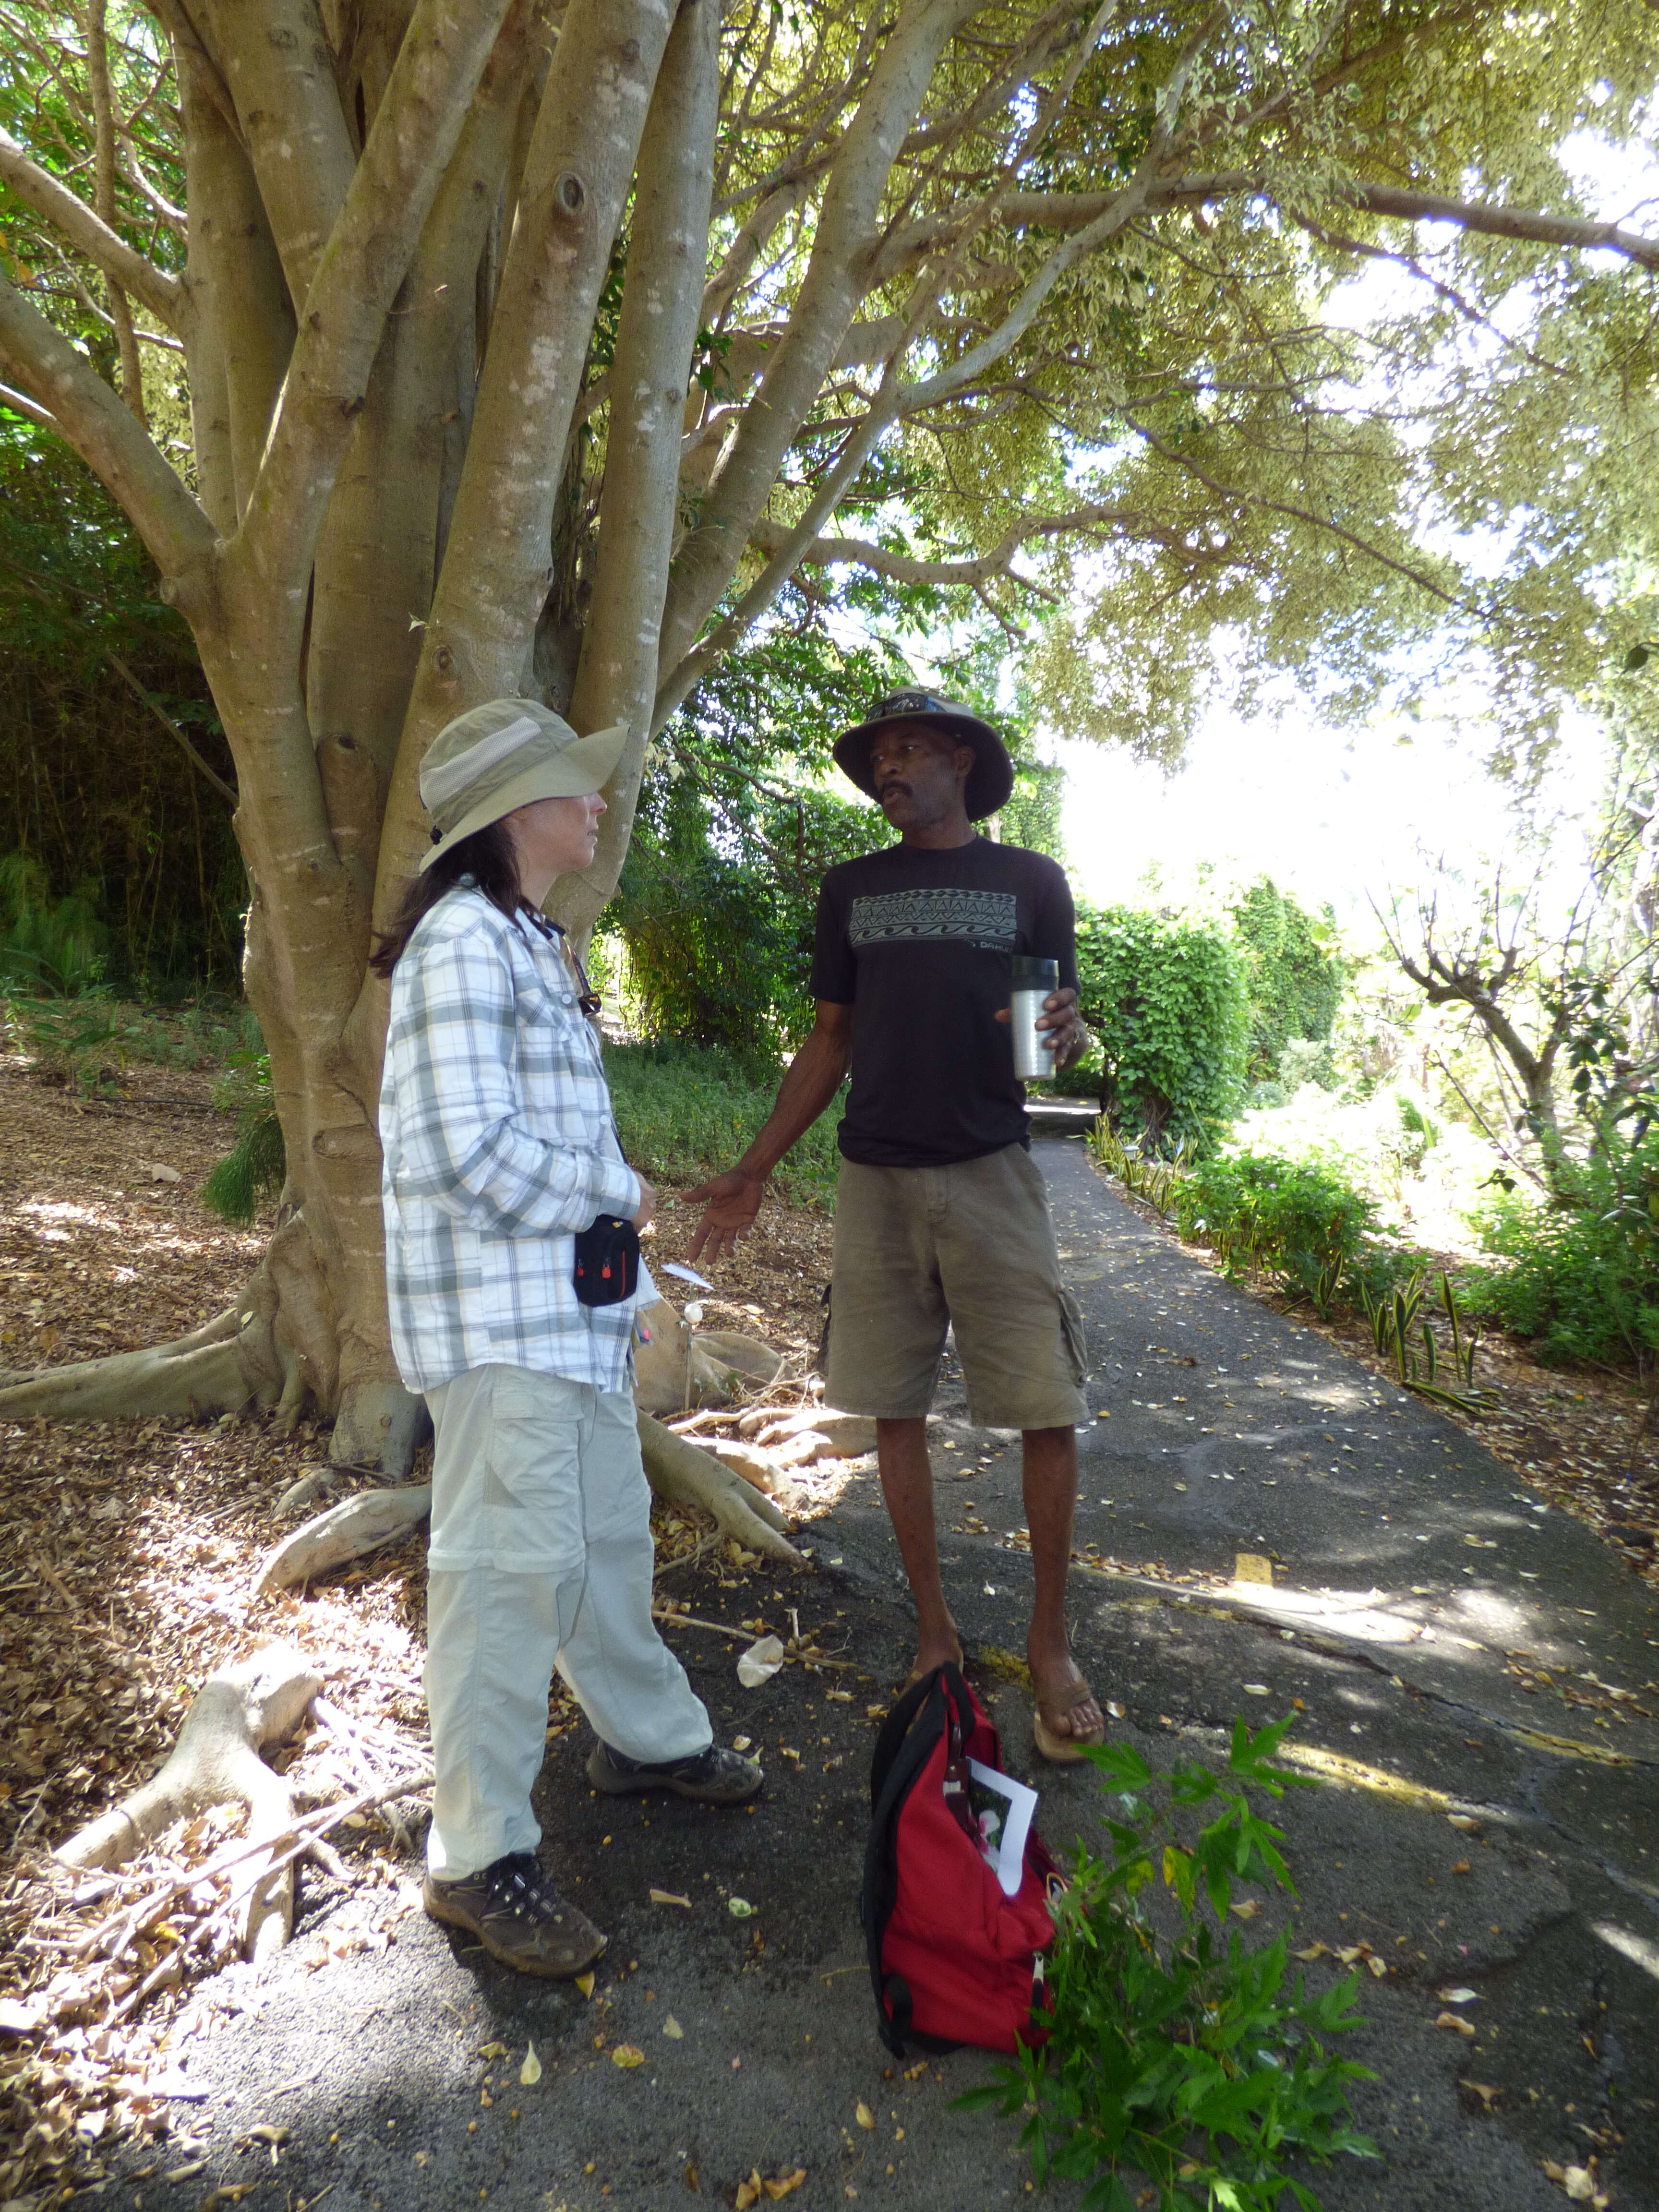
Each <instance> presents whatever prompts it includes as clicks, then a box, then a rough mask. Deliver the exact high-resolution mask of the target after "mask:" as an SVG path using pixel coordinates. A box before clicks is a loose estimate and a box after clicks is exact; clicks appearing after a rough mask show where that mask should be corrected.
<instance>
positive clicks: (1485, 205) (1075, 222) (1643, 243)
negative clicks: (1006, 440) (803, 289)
mask: <svg viewBox="0 0 1659 2212" xmlns="http://www.w3.org/2000/svg"><path fill="white" fill-rule="evenodd" d="M1110 197H1111V195H1110V194H1109V193H1108V192H1011V193H1010V194H1009V196H1008V197H1007V198H1006V200H1005V201H1004V202H1003V204H1002V206H1001V208H1000V210H999V212H1000V216H1001V217H1002V220H1003V222H1005V223H1006V226H1007V228H1009V229H1011V230H1026V229H1030V230H1077V229H1080V228H1082V227H1083V226H1084V225H1085V224H1086V223H1090V222H1094V221H1095V220H1096V218H1097V216H1099V214H1100V212H1101V210H1103V208H1104V207H1105V205H1106V204H1107V202H1108V201H1109V198H1110ZM1248 197H1261V198H1262V199H1267V200H1271V201H1273V204H1275V205H1281V204H1285V200H1286V194H1285V191H1284V189H1283V187H1282V185H1276V184H1273V183H1271V182H1270V181H1269V179H1267V177H1266V176H1265V175H1264V174H1262V173H1258V172H1256V171H1253V170H1249V169H1221V170H1212V171H1208V172H1206V171H1194V172H1192V173H1188V174H1187V175H1184V176H1179V177H1171V178H1168V179H1164V180H1163V181H1162V182H1160V183H1159V184H1158V185H1156V186H1155V187H1154V189H1153V191H1152V193H1151V194H1150V196H1149V198H1148V201H1147V205H1148V208H1149V210H1158V209H1163V208H1172V207H1181V206H1184V205H1188V204H1191V203H1192V202H1194V201H1199V202H1203V201H1206V200H1225V199H1239V198H1248ZM1328 197H1329V199H1330V201H1331V202H1332V203H1333V204H1334V205H1335V206H1338V207H1341V208H1360V209H1363V210H1364V211H1365V212H1366V213H1367V214H1369V215H1376V216H1393V217H1395V218H1396V219H1397V220H1399V221H1401V222H1446V223H1452V224H1455V226H1456V228H1458V229H1460V230H1468V231H1476V232H1479V233H1480V234H1481V235H1483V236H1485V237H1489V238H1510V239H1515V240H1518V241H1521V242H1522V243H1526V242H1528V241H1530V242H1532V243H1534V244H1537V245H1542V246H1573V247H1576V248H1577V249H1578V250H1579V251H1581V252H1590V251H1593V250H1595V249H1597V248H1605V250H1606V251H1607V252H1610V253H1620V254H1622V255H1623V256H1624V257H1625V258H1626V260H1629V261H1634V262H1636V263H1638V264H1639V265H1640V266H1641V267H1642V268H1644V269H1659V239H1652V238H1644V237H1643V236H1642V234H1641V233H1640V232H1639V231H1634V230H1627V229H1626V228H1624V226H1623V225H1622V224H1620V223H1614V222H1589V220H1588V219H1586V218H1584V217H1582V216H1563V215H1549V214H1547V213H1546V212H1545V211H1544V210H1542V209H1540V208H1517V207H1499V206H1495V205H1493V204H1492V203H1490V202H1488V201H1484V200H1457V199H1449V198H1446V197H1443V196H1442V195H1441V194H1439V193H1436V192H1419V191H1410V190H1407V188H1405V187H1403V186H1401V185H1379V184H1368V183H1365V182H1364V181H1362V180H1360V179H1347V180H1344V181H1340V182H1337V183H1334V184H1333V185H1331V187H1330V189H1329V193H1328ZM1297 204H1298V207H1299V208H1301V209H1302V210H1304V211H1306V210H1307V208H1308V205H1309V203H1308V202H1305V201H1300V200H1299V201H1298V203H1297ZM949 228H951V218H950V217H949V216H948V215H939V216H926V217H924V218H922V219H921V221H919V222H915V223H911V224H908V225H907V226H906V228H904V230H903V231H902V232H899V233H896V234H894V236H893V237H892V238H891V239H890V240H888V241H887V243H886V245H885V246H884V250H883V252H882V256H881V258H880V261H879V263H878V274H880V275H883V276H887V275H890V274H892V273H893V272H894V271H895V270H897V269H899V268H901V267H902V266H903V265H904V264H905V262H906V261H907V260H910V259H914V258H915V257H916V256H917V255H918V254H920V253H923V252H927V250H928V249H929V248H930V247H931V246H933V244H934V243H936V242H937V240H939V237H940V236H941V234H943V233H944V232H945V231H946V230H948V229H949Z"/></svg>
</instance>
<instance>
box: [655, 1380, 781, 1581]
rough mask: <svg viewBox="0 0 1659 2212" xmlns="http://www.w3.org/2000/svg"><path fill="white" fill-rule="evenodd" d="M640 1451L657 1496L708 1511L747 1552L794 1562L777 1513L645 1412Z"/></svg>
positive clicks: (744, 1484) (706, 1455) (764, 1499)
mask: <svg viewBox="0 0 1659 2212" xmlns="http://www.w3.org/2000/svg"><path fill="white" fill-rule="evenodd" d="M640 1450H641V1455H642V1456H643V1458H644V1460H645V1471H646V1473H647V1475H648V1476H649V1477H650V1479H651V1487H652V1488H653V1490H654V1491H655V1492H656V1493H657V1495H658V1497H659V1498H663V1499H665V1501H667V1502H668V1503H669V1504H675V1505H695V1506H698V1507H700V1508H701V1509H702V1511H703V1512H705V1513H712V1514H713V1515H714V1519H715V1522H717V1524H718V1525H719V1527H720V1528H721V1529H722V1530H723V1531H724V1533H725V1534H726V1535H728V1536H732V1537H734V1538H735V1539H736V1540H737V1541H738V1543H739V1544H741V1545H742V1546H743V1547H744V1549H745V1550H747V1551H750V1552H760V1553H764V1554H765V1556H766V1557H767V1558H769V1559H788V1560H791V1561H793V1563H794V1564H795V1565H800V1563H801V1555H800V1553H799V1552H798V1551H797V1550H796V1549H795V1547H794V1546H793V1544H792V1543H790V1541H788V1539H787V1537H786V1536H784V1535H783V1534H781V1530H782V1529H784V1528H787V1526H788V1522H787V1520H786V1518H785V1516H784V1515H783V1513H782V1512H781V1510H779V1508H778V1507H777V1506H775V1504H773V1503H772V1501H771V1499H770V1498H767V1497H765V1496H763V1494H762V1492H760V1491H758V1490H757V1489H755V1488H754V1487H753V1486H751V1485H750V1484H749V1483H747V1482H745V1481H744V1480H743V1478H742V1476H741V1475H738V1474H733V1472H732V1469H731V1468H728V1467H722V1466H721V1465H720V1462H719V1461H718V1460H717V1459H716V1458H715V1457H714V1455H713V1454H712V1453H711V1452H706V1451H702V1450H700V1449H698V1447H697V1446H696V1444H694V1443H687V1441H686V1440H685V1438H684V1437H677V1436H676V1435H675V1434H674V1432H673V1431H672V1430H671V1429H665V1428H664V1426H663V1425H662V1423H661V1422H660V1421H653V1419H652V1418H651V1416H650V1415H649V1414H648V1413H641V1415H640Z"/></svg>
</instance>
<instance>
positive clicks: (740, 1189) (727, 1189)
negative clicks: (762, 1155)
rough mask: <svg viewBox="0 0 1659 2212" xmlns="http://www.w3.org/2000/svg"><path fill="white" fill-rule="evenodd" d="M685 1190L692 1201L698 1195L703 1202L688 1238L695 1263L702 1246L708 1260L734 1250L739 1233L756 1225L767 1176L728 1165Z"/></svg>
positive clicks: (740, 1234) (744, 1232)
mask: <svg viewBox="0 0 1659 2212" xmlns="http://www.w3.org/2000/svg"><path fill="white" fill-rule="evenodd" d="M765 1194H766V1178H765V1176H753V1175H745V1174H744V1171H743V1170H742V1169H741V1168H731V1169H729V1170H727V1171H726V1174H725V1175H722V1176H714V1177H713V1179H712V1180H711V1181H709V1182H705V1183H700V1184H699V1185H698V1186H697V1188H696V1190H689V1191H687V1193H686V1196H687V1197H688V1198H689V1199H690V1200H691V1201H692V1202H693V1204H695V1203H696V1201H697V1200H699V1199H701V1200H702V1205H703V1216H702V1220H701V1221H700V1222H699V1223H698V1224H697V1233H696V1236H695V1237H693V1238H692V1240H691V1253H690V1259H691V1265H692V1266H693V1267H696V1264H697V1262H698V1261H699V1260H700V1259H701V1258H702V1256H703V1253H704V1251H705V1249H707V1252H708V1258H709V1261H711V1263H712V1262H714V1261H720V1260H723V1259H724V1258H725V1257H726V1255H727V1253H729V1252H735V1251H736V1250H737V1249H738V1237H743V1236H746V1235H747V1233H748V1232H749V1231H750V1230H751V1229H752V1228H753V1227H754V1225H755V1216H756V1215H757V1213H758V1212H760V1209H761V1200H762V1199H763V1197H764V1196H765Z"/></svg>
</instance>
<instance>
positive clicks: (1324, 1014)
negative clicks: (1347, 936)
mask: <svg viewBox="0 0 1659 2212" xmlns="http://www.w3.org/2000/svg"><path fill="white" fill-rule="evenodd" d="M1232 917H1233V927H1234V929H1235V930H1236V931H1237V935H1238V942H1239V947H1240V950H1241V951H1242V953H1243V960H1244V968H1245V974H1246V978H1247V981H1248V986H1249V1005H1250V1015H1249V1021H1250V1042H1249V1055H1250V1066H1249V1072H1250V1075H1251V1078H1252V1079H1253V1080H1254V1081H1255V1082H1258V1083H1262V1082H1267V1081H1269V1080H1271V1079H1273V1077H1274V1076H1275V1075H1277V1076H1278V1077H1279V1079H1280V1080H1281V1081H1288V1080H1289V1071H1288V1070H1287V1069H1286V1068H1285V1061H1284V1055H1285V1047H1286V1046H1287V1045H1290V1044H1292V1043H1296V1042H1310V1043H1315V1044H1317V1043H1322V1042H1323V1041H1324V1040H1325V1039H1326V1038H1327V1037H1328V1036H1329V1035H1330V1033H1331V1024H1332V1023H1333V1022H1334V1020H1335V1018H1336V1009H1337V1005H1338V1002H1339V1001H1340V999H1341V996H1342V962H1341V960H1340V957H1339V956H1338V955H1337V954H1336V953H1335V951H1333V949H1332V946H1333V942H1334V938H1335V935H1336V923H1335V918H1334V915H1332V914H1331V911H1330V909H1329V908H1326V910H1325V913H1324V915H1323V916H1318V915H1311V914H1310V913H1309V912H1308V911H1307V909H1306V908H1305V907H1302V906H1299V905H1298V904H1297V902H1296V901H1295V899H1293V898H1292V897H1291V896H1290V894H1289V893H1288V892H1286V891H1281V890H1279V887H1278V885H1277V884H1274V882H1273V879H1272V878H1271V877H1268V876H1263V877H1262V878H1261V879H1260V881H1259V882H1257V883H1254V884H1251V885H1250V887H1249V890H1247V891H1244V892H1242V893H1241V894H1240V896H1239V897H1238V898H1237V901H1236V902H1235V903H1234V905H1233V908H1232ZM1302 1080H1303V1081H1304V1082H1305V1081H1307V1080H1308V1078H1307V1077H1305V1076H1304V1077H1303V1078H1302ZM1313 1080H1315V1081H1317V1080H1318V1078H1317V1077H1315V1078H1314V1079H1313Z"/></svg>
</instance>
